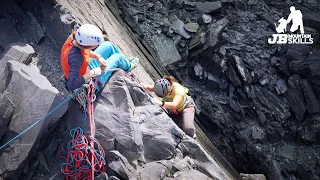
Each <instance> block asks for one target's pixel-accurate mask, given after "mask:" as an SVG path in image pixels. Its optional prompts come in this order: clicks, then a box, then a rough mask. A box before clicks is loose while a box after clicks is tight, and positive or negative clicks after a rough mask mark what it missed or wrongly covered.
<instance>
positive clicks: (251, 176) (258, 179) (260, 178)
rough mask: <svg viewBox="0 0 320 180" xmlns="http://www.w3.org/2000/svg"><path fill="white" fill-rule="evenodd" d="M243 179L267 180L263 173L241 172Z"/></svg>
mask: <svg viewBox="0 0 320 180" xmlns="http://www.w3.org/2000/svg"><path fill="white" fill-rule="evenodd" d="M240 175H241V177H242V180H267V178H266V177H265V176H264V175H263V174H242V173H240Z"/></svg>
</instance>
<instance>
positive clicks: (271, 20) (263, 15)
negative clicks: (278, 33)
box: [258, 13, 276, 30]
mask: <svg viewBox="0 0 320 180" xmlns="http://www.w3.org/2000/svg"><path fill="white" fill-rule="evenodd" d="M258 18H259V19H261V20H265V21H266V22H268V24H269V26H270V27H271V28H272V29H274V30H275V26H274V23H275V22H276V20H275V19H274V18H273V17H272V16H270V15H268V14H266V13H259V14H258Z"/></svg>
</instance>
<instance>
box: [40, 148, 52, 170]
mask: <svg viewBox="0 0 320 180" xmlns="http://www.w3.org/2000/svg"><path fill="white" fill-rule="evenodd" d="M38 158H39V165H38V169H39V173H41V174H44V173H49V172H50V169H49V167H48V164H47V160H46V158H45V157H44V154H43V152H38ZM39 166H40V167H39Z"/></svg>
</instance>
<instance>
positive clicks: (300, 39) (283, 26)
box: [268, 6, 313, 44]
mask: <svg viewBox="0 0 320 180" xmlns="http://www.w3.org/2000/svg"><path fill="white" fill-rule="evenodd" d="M291 21H292V26H291V28H290V32H291V33H294V32H295V31H297V30H298V29H299V30H300V33H301V34H284V33H286V32H287V24H289V23H290V22H291ZM278 22H279V25H278V26H277V25H276V23H275V27H276V31H277V33H278V34H273V35H272V38H268V43H269V44H312V43H313V38H312V37H311V34H304V28H303V21H302V13H301V11H300V10H296V8H295V7H294V6H291V7H290V14H289V16H288V19H284V18H283V17H282V18H281V19H280V20H279V21H278ZM281 33H283V34H281Z"/></svg>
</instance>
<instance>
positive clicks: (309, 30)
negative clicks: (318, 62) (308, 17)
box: [304, 26, 319, 45]
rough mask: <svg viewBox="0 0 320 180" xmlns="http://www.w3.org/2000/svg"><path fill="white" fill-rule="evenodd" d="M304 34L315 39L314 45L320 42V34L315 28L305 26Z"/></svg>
mask: <svg viewBox="0 0 320 180" xmlns="http://www.w3.org/2000/svg"><path fill="white" fill-rule="evenodd" d="M304 33H305V34H311V37H312V39H313V45H316V44H317V42H318V40H319V32H318V31H317V30H315V29H313V28H310V27H306V26H304Z"/></svg>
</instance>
